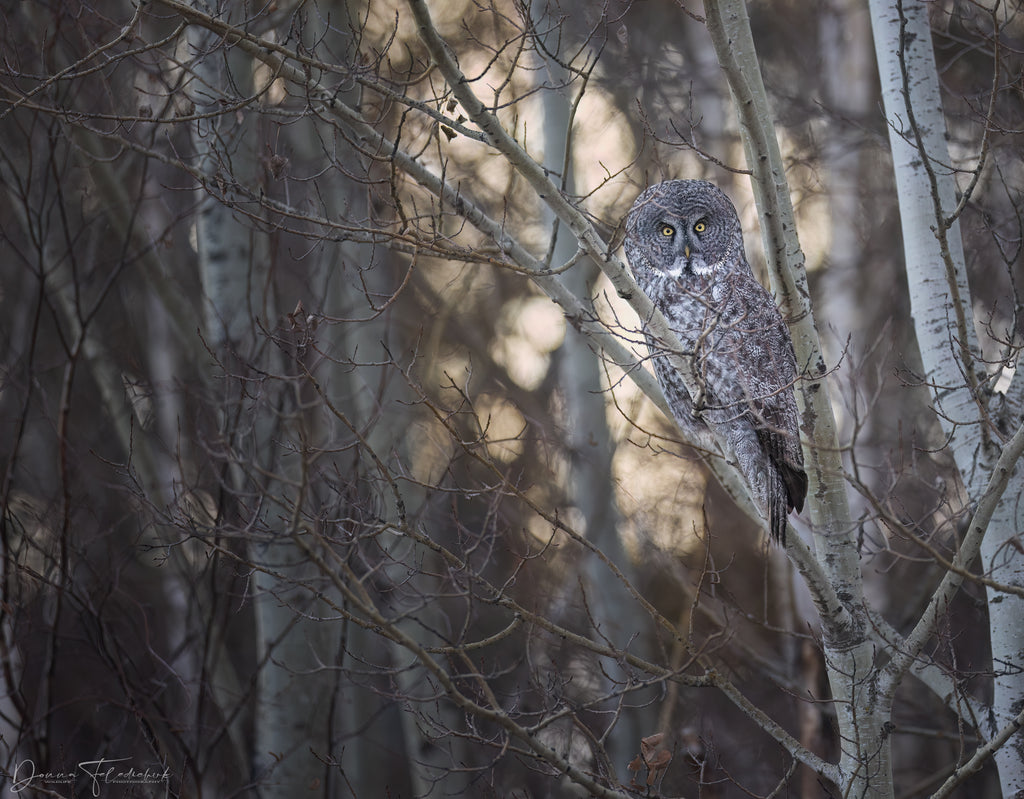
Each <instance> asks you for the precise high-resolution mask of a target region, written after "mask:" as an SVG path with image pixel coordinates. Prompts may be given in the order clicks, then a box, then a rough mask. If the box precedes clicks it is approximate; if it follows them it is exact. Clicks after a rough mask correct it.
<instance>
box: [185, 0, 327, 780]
mask: <svg viewBox="0 0 1024 799" xmlns="http://www.w3.org/2000/svg"><path fill="white" fill-rule="evenodd" d="M195 5H196V7H197V9H198V10H201V11H202V10H205V4H203V3H201V2H199V0H195ZM188 44H189V48H190V51H191V52H190V56H191V59H192V61H191V82H190V84H189V89H188V90H189V97H190V99H191V100H192V102H193V104H194V106H195V111H196V114H197V117H198V118H197V119H196V121H195V122H194V125H193V137H192V138H193V148H194V151H195V154H196V156H197V159H198V160H197V168H198V170H199V171H200V173H201V174H202V176H203V185H201V186H200V187H199V188H198V189H197V204H198V213H197V215H196V231H195V242H196V249H197V253H198V265H199V273H200V277H201V280H202V286H203V292H204V294H205V299H206V302H207V305H206V314H205V319H206V321H205V326H204V331H205V338H206V343H207V345H208V346H209V347H210V349H211V350H212V351H213V352H215V353H217V355H218V357H219V358H221V359H222V360H223V362H224V363H225V364H227V368H228V371H229V374H230V373H231V371H232V370H233V369H241V370H242V371H243V372H244V370H246V369H248V362H247V360H248V359H249V358H251V357H255V356H256V355H257V353H258V352H259V350H260V346H261V344H262V342H261V341H260V339H259V338H258V336H259V335H260V334H259V331H258V327H257V322H256V318H257V316H260V315H263V314H265V315H266V316H267V317H269V318H270V319H273V317H274V313H273V309H272V308H270V309H264V308H262V307H261V305H262V303H263V300H262V297H263V295H264V292H263V281H264V273H263V272H262V271H261V270H260V269H257V268H256V264H257V263H260V262H263V261H265V259H263V258H259V257H256V256H255V255H254V247H253V241H254V240H255V237H256V236H257V235H258V234H257V233H256V232H255V230H254V229H253V228H252V227H251V226H249V225H246V224H244V223H243V222H242V221H241V220H240V219H238V218H237V217H236V216H235V214H234V212H233V211H232V209H231V208H230V207H229V205H228V203H230V202H231V201H232V199H233V198H232V195H231V186H232V183H233V182H234V181H236V180H237V181H244V180H245V179H246V174H245V173H246V171H247V169H249V168H251V166H252V157H253V148H254V143H253V142H252V141H251V140H245V139H243V133H244V131H245V129H246V126H245V124H244V122H245V117H244V115H245V112H244V111H243V112H241V117H239V116H237V115H236V114H235V113H231V114H228V115H225V114H223V105H222V101H224V102H226V103H229V104H230V103H231V102H233V101H236V100H237V99H238V98H237V96H236V91H237V90H238V89H240V90H241V91H243V92H244V91H246V87H247V86H248V85H251V62H250V61H249V60H248V59H247V57H245V56H241V57H240V56H239V54H238V53H233V54H232V57H231V61H230V62H228V60H227V56H226V55H225V50H224V48H223V47H222V45H223V39H222V38H221V37H219V36H218V35H217V34H216V33H213V32H211V31H209V30H207V29H203V28H200V27H198V26H193V27H190V28H189V29H188ZM229 70H230V74H229ZM236 87H237V88H236ZM261 312H262V313H261ZM268 351H269V353H270V357H271V358H274V354H275V352H276V351H275V350H274V349H270V350H268ZM239 356H241V357H242V363H241V365H239V359H238V358H239ZM271 369H272V371H273V373H274V374H284V373H285V372H284V368H283V364H282V363H281V362H280V359H278V362H277V363H275V364H273V365H272V367H271ZM223 385H224V386H225V394H224V401H225V403H226V404H225V407H224V408H223V409H222V414H221V423H222V425H227V424H228V422H229V419H239V420H241V424H242V425H243V428H242V429H234V428H230V429H229V428H227V427H225V429H224V431H223V432H224V434H225V435H226V436H228V437H229V439H230V438H232V437H234V442H233V446H235V448H236V451H237V452H239V453H243V454H242V455H241V458H242V459H244V460H245V461H247V463H242V462H241V461H239V462H238V463H236V464H234V468H233V470H232V480H233V483H234V488H235V490H236V491H238V492H239V496H240V497H241V496H243V493H242V492H243V491H252V489H253V484H252V483H251V482H249V481H250V480H251V479H253V477H254V475H256V476H255V479H256V480H257V481H258V482H259V489H258V490H259V493H260V495H261V496H263V497H264V499H263V501H262V502H261V503H260V504H259V505H258V506H256V507H254V508H253V510H252V512H253V513H256V514H257V515H259V516H260V517H261V518H260V519H256V520H254V519H247V520H246V522H247V523H250V524H255V526H256V529H269V530H271V531H272V532H273V534H275V535H277V536H279V538H278V539H277V540H274V541H272V542H267V543H253V544H252V545H251V547H250V553H249V554H250V558H251V559H252V560H253V562H254V563H256V564H259V565H261V566H263V567H265V568H266V569H269V570H272V571H273V572H275V573H276V574H278V575H282V576H283V577H284V580H283V581H279V580H278V578H277V577H275V576H273V575H272V574H268V573H267V572H265V571H263V570H259V569H258V570H256V571H255V572H254V576H253V582H254V586H255V596H254V599H253V602H254V613H255V621H256V631H257V632H256V635H257V644H256V650H257V668H258V669H259V672H258V682H257V692H256V700H255V709H254V726H255V736H254V744H253V749H254V752H253V768H254V780H255V781H256V783H257V784H258V791H259V795H260V796H261V797H264V798H265V799H274V798H275V797H292V796H295V794H296V792H297V791H302V790H305V789H307V787H308V786H309V785H311V784H314V783H315V782H317V781H323V782H325V783H326V784H328V785H329V784H330V777H331V770H330V769H329V768H328V767H326V766H325V765H324V763H323V762H322V761H320V760H319V759H318V758H317V756H316V754H314V753H319V754H321V755H323V756H326V755H328V754H329V753H330V740H331V736H330V731H331V730H332V729H333V728H334V725H333V723H332V722H333V719H332V708H333V706H334V705H333V703H332V701H331V697H332V695H333V691H334V671H333V670H332V669H330V668H326V666H327V664H330V663H332V662H333V658H334V657H335V656H336V653H337V628H338V625H332V624H329V623H323V622H321V621H320V620H319V618H320V617H321V616H325V615H329V612H328V611H327V608H326V606H325V605H323V604H321V603H319V602H317V601H316V600H315V599H313V598H311V597H310V593H309V592H308V591H307V590H306V589H305V588H299V589H298V590H296V589H295V587H294V586H295V585H298V584H302V583H304V582H306V581H308V580H312V579H315V578H316V576H317V574H316V570H315V568H313V567H311V565H310V564H309V563H308V559H307V557H306V555H305V553H303V552H302V551H301V550H299V549H298V548H297V547H295V546H294V544H293V543H292V540H291V538H290V534H291V533H294V532H295V531H293V530H290V529H288V525H287V524H286V523H282V522H277V521H274V516H273V515H272V514H271V513H270V511H269V508H270V507H271V506H272V505H273V504H274V501H275V499H274V498H280V499H282V500H284V501H285V502H287V501H288V498H287V492H289V491H293V490H294V491H296V492H299V493H301V489H292V488H291V487H292V486H297V485H300V484H301V477H300V475H298V474H297V473H295V472H296V470H297V465H292V466H289V463H287V462H285V461H284V460H282V459H280V458H278V457H277V456H278V444H277V440H278V437H279V436H280V435H282V433H281V429H280V427H279V424H280V419H279V418H278V417H277V416H276V414H277V413H279V412H280V409H278V408H275V407H273V403H272V402H270V401H267V400H265V399H264V401H262V402H259V401H257V402H255V403H254V404H253V405H251V406H249V405H246V410H247V411H249V412H247V413H242V414H237V412H236V409H235V408H234V407H232V405H231V404H232V403H243V404H244V403H247V402H248V401H249V400H248V396H249V395H248V394H247V393H245V392H242V393H241V394H240V395H235V394H233V393H232V387H233V385H234V381H232V380H228V381H226V382H224V383H223ZM232 424H234V422H232ZM246 425H248V426H246ZM294 460H295V459H292V461H291V463H292V464H294ZM251 467H255V468H253V469H252V470H251V471H250V468H251ZM260 472H262V474H264V475H272V474H275V473H277V474H285V476H286V477H287V478H288V479H286V480H285V481H284V482H278V481H277V480H275V479H273V478H269V477H267V478H263V477H259V476H258V475H259V473H260ZM289 472H291V473H289ZM296 517H297V514H296ZM331 615H333V614H331Z"/></svg>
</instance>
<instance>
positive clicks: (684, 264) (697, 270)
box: [668, 255, 718, 280]
mask: <svg viewBox="0 0 1024 799" xmlns="http://www.w3.org/2000/svg"><path fill="white" fill-rule="evenodd" d="M717 265H718V264H717V263H715V264H709V263H708V262H707V261H705V260H704V259H703V258H701V257H700V256H699V255H691V256H690V257H689V258H685V257H683V256H682V255H680V256H679V257H678V258H676V259H675V261H673V262H672V266H670V267H669V269H668V275H669V277H671V278H672V279H673V280H678V279H679V278H681V277H682V276H683V275H684V274H685V273H687V272H689V273H691V274H694V275H699V276H700V277H707V276H708V275H710V274H711V273H712V272H714V271H715V267H716V266H717Z"/></svg>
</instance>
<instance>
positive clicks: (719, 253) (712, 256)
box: [625, 180, 746, 285]
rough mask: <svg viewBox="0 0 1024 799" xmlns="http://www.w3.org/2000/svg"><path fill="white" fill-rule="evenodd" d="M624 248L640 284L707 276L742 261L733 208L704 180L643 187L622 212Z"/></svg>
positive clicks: (738, 225)
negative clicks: (658, 280)
mask: <svg viewBox="0 0 1024 799" xmlns="http://www.w3.org/2000/svg"><path fill="white" fill-rule="evenodd" d="M625 248H626V257H627V258H628V259H629V264H630V266H631V267H632V268H633V272H634V274H635V275H636V278H637V280H638V281H639V282H640V283H641V285H643V284H645V283H649V282H651V281H653V280H657V279H659V278H663V277H669V278H671V279H673V280H686V279H687V278H688V277H693V276H698V277H702V278H707V277H710V276H712V275H714V274H715V273H716V272H718V271H721V270H722V269H723V268H728V267H731V266H733V265H734V264H736V263H738V262H745V261H746V256H745V255H744V253H743V232H742V230H741V228H740V221H739V217H738V216H737V215H736V208H735V207H734V206H733V204H732V201H731V200H730V199H729V198H728V197H726V196H725V193H724V192H723V191H722V190H721V189H719V188H718V187H717V186H715V185H714V184H713V183H708V181H706V180H666V181H665V182H664V183H658V184H656V185H654V186H651V187H650V188H649V189H647V190H646V191H644V193H643V194H641V195H640V196H639V197H637V199H636V202H634V203H633V207H632V209H630V212H629V216H628V217H626V238H625ZM737 256H739V258H737Z"/></svg>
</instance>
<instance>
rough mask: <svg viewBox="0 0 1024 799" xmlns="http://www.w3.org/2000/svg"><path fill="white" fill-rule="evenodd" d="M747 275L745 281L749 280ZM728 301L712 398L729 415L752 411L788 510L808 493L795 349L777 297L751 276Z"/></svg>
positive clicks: (800, 506)
mask: <svg viewBox="0 0 1024 799" xmlns="http://www.w3.org/2000/svg"><path fill="white" fill-rule="evenodd" d="M745 282H746V281H744V283H745ZM738 288H739V289H740V290H739V291H737V292H735V293H734V294H733V297H734V298H735V300H736V301H735V302H729V301H727V302H726V303H725V305H724V306H723V310H722V312H721V316H720V318H719V320H718V323H717V326H718V332H719V335H718V336H717V337H716V340H715V341H714V342H713V343H712V342H709V343H711V344H712V346H713V347H714V350H715V351H716V353H717V354H716V355H715V356H710V355H709V360H714V361H715V362H716V364H715V365H716V366H717V368H714V367H712V368H710V369H709V370H708V372H707V374H708V386H709V399H710V400H711V402H712V403H713V404H714V405H715V406H717V407H718V408H720V409H722V412H723V413H724V414H726V415H728V414H730V413H731V414H732V415H738V414H747V415H748V416H749V419H750V423H751V424H752V425H753V427H754V429H755V431H756V433H757V438H758V441H759V442H760V444H761V446H762V448H763V449H764V452H765V454H766V455H767V456H768V459H769V460H770V461H771V463H772V464H773V465H774V466H775V468H776V470H777V471H778V473H779V477H780V478H781V480H782V482H783V484H784V486H785V491H786V504H787V506H788V510H793V509H794V508H795V509H796V510H798V511H799V510H802V509H803V504H804V499H805V497H806V496H807V474H806V473H805V472H804V468H803V466H804V458H803V450H802V449H801V447H800V417H799V412H798V410H797V407H796V397H795V395H794V383H795V382H796V376H797V369H796V355H795V354H794V352H793V343H792V341H791V339H790V337H789V330H788V329H787V328H786V325H785V322H783V320H782V316H781V315H780V314H779V311H778V309H777V308H776V307H775V301H774V300H773V299H772V297H771V295H770V294H769V293H768V292H767V291H765V289H764V288H763V287H761V285H760V284H759V283H757V281H756V280H755V279H754V277H753V275H751V276H750V282H749V284H746V285H741V286H739V287H738Z"/></svg>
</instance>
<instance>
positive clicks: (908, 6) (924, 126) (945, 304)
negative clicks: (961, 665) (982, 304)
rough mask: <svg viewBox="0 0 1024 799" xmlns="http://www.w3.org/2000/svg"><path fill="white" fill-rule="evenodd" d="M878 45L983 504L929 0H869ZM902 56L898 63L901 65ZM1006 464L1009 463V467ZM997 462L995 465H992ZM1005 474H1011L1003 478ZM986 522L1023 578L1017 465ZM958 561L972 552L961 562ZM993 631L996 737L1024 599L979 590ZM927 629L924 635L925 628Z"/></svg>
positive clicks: (1011, 703)
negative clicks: (926, 0)
mask: <svg viewBox="0 0 1024 799" xmlns="http://www.w3.org/2000/svg"><path fill="white" fill-rule="evenodd" d="M871 17H872V27H873V31H874V40H875V51H876V57H877V60H878V66H879V76H880V78H881V82H882V96H883V100H884V104H885V111H886V117H887V120H888V124H889V141H890V145H891V148H892V153H893V167H894V170H895V175H896V188H897V193H898V195H899V204H900V216H901V223H902V228H903V241H904V252H905V257H906V268H907V277H908V283H909V285H910V298H911V309H912V313H913V316H914V321H915V328H916V331H917V338H918V342H919V344H920V348H921V357H922V361H923V364H924V368H925V372H926V374H925V377H926V380H927V381H928V383H929V385H930V386H931V393H932V401H933V404H934V407H935V410H936V415H937V420H938V423H939V424H940V425H941V427H942V431H943V434H944V435H945V436H946V438H947V440H948V446H949V449H950V451H951V453H952V455H953V457H954V460H955V462H956V465H957V467H958V469H959V471H960V475H961V478H962V480H963V483H964V487H965V489H966V490H967V494H968V497H969V498H970V499H971V500H972V501H977V500H979V499H980V498H981V497H982V496H983V495H984V493H985V489H986V484H987V483H988V481H989V479H990V478H992V477H994V476H996V475H994V474H993V469H994V468H995V467H996V456H997V455H998V454H999V449H1000V442H999V439H1000V438H1002V437H1001V436H1000V435H999V434H998V432H997V431H996V430H995V429H994V428H993V427H992V426H990V424H989V420H988V419H987V418H986V404H987V403H986V398H987V396H988V394H987V392H986V390H985V373H984V372H985V370H984V367H983V365H982V364H981V362H980V361H979V360H978V359H977V353H979V352H980V349H979V347H978V341H977V335H976V331H975V327H974V320H973V315H972V313H971V301H970V293H969V290H968V285H967V274H966V268H965V264H964V254H963V244H962V242H961V238H960V230H959V225H958V224H957V222H956V221H955V220H950V219H949V216H950V214H951V213H952V212H953V210H954V209H955V208H956V205H957V197H956V185H955V182H954V179H953V176H952V174H951V173H950V171H949V169H948V167H946V166H945V164H948V163H949V152H948V148H947V146H946V141H945V132H946V126H945V120H944V118H943V115H942V105H941V97H940V94H939V84H938V74H937V71H936V65H935V56H934V51H933V48H932V41H931V29H930V26H929V22H928V4H927V3H923V2H919V1H918V0H912V1H910V2H903V3H899V2H895V3H894V2H892V0H871ZM901 45H902V47H901ZM901 53H902V56H903V58H902V61H901V57H900V56H901ZM1014 465H1015V464H1013V463H1011V464H1009V467H1008V468H1009V469H1010V470H1011V472H1012V470H1013V468H1014ZM1000 468H1001V467H1000ZM1008 476H1009V475H1008ZM1009 479H1010V480H1011V488H1010V489H1009V490H1007V491H1006V492H1005V493H1004V494H1003V495H1002V500H1001V501H1000V502H999V503H998V505H997V506H996V507H995V508H994V510H993V511H992V515H991V518H990V519H989V520H988V524H987V531H985V528H984V526H982V527H979V528H977V529H975V527H974V525H972V526H971V528H970V529H969V531H968V539H967V541H966V542H965V544H966V543H969V542H970V540H971V539H972V537H973V536H974V535H977V536H981V535H984V538H983V539H982V541H981V558H982V566H983V571H984V573H985V574H986V575H987V576H989V577H991V578H992V579H994V580H997V581H999V580H1001V581H1003V582H1006V583H1009V584H1013V585H1020V584H1021V583H1020V579H1019V577H1017V576H1016V575H1017V574H1019V573H1020V570H1021V567H1022V565H1024V564H1022V560H1024V556H1022V555H1021V554H1020V552H1019V550H1018V549H1016V548H1015V547H1013V546H1010V545H1009V542H1010V540H1011V539H1012V538H1014V537H1015V536H1016V534H1017V531H1018V530H1019V529H1020V518H1019V510H1018V505H1019V502H1018V498H1019V496H1020V494H1021V491H1022V489H1024V486H1022V484H1021V478H1020V470H1019V469H1018V470H1017V471H1016V473H1013V474H1012V476H1009ZM964 560H965V563H966V562H967V561H968V560H969V559H968V558H965V559H964ZM986 591H987V594H988V610H989V625H990V627H989V634H990V641H991V646H992V658H993V663H994V664H996V665H995V672H996V673H995V679H994V696H993V704H992V714H991V728H990V729H987V730H982V732H983V733H987V734H995V733H996V731H997V730H998V729H999V728H1001V727H1003V726H1005V725H1006V724H1007V723H1010V722H1011V721H1012V720H1013V719H1014V718H1016V717H1017V715H1018V714H1019V712H1020V697H1021V696H1024V672H1022V670H1021V668H1020V666H1021V664H1022V663H1024V601H1022V600H1021V599H1020V597H1018V596H1015V595H1011V594H1007V593H1005V592H1001V591H998V590H997V589H994V588H992V587H987V588H986ZM922 632H924V631H922ZM995 760H996V764H997V766H998V769H999V779H1000V783H1001V785H1002V788H1003V794H1004V796H1007V797H1010V796H1015V795H1017V794H1018V792H1019V791H1021V790H1024V751H1022V749H1021V747H1019V746H1014V745H1009V746H1002V747H1001V748H999V749H997V750H996V752H995Z"/></svg>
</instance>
